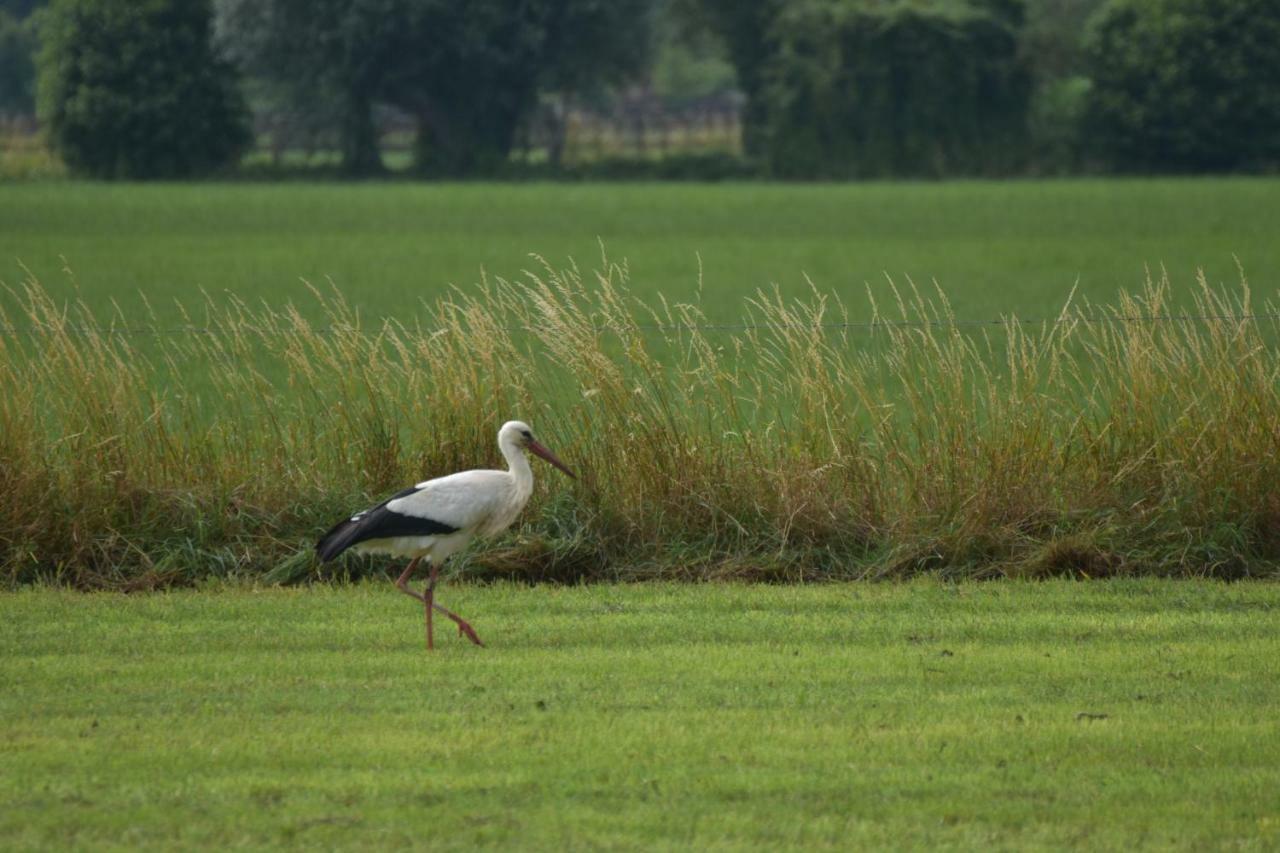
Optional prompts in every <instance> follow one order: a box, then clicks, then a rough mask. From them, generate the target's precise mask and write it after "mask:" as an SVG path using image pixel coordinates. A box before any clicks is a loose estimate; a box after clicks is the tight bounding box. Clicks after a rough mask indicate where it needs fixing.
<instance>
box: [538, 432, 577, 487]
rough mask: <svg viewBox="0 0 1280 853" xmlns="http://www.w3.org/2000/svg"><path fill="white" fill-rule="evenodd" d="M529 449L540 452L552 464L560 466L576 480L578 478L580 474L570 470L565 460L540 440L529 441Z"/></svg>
mask: <svg viewBox="0 0 1280 853" xmlns="http://www.w3.org/2000/svg"><path fill="white" fill-rule="evenodd" d="M529 449H530V450H532V451H533V452H534V453H536V454H538V455H539V456H541V457H542V458H543V459H545V460H547V461H548V462H550V463H551V464H552V465H554V466H556V467H557V468H559V469H560V470H561V471H563V472H565V473H566V474H568V475H569V476H570V477H572V478H573V479H575V480H576V479H578V475H577V474H575V473H573V472H572V471H570V470H569V467H568V466H567V465H565V464H564V463H563V462H561V461H560V459H559V458H558V457H557V456H556V455H555V454H554V453H552V452H551V451H550V450H548V449H547V448H545V447H543V446H542V445H541V444H538V442H536V441H530V442H529Z"/></svg>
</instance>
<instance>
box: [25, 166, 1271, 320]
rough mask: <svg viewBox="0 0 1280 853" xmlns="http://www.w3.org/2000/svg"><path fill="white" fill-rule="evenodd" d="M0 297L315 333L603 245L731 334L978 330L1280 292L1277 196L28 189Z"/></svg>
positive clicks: (1047, 185) (1084, 189) (796, 189)
mask: <svg viewBox="0 0 1280 853" xmlns="http://www.w3.org/2000/svg"><path fill="white" fill-rule="evenodd" d="M0 194H2V195H3V199H4V203H3V204H2V205H0V280H3V281H5V282H7V283H9V284H10V285H12V284H16V283H18V282H19V281H20V280H21V279H22V278H23V277H24V273H23V271H22V269H21V267H20V266H19V264H25V265H26V267H28V268H29V269H30V270H31V271H32V272H33V273H34V274H35V275H36V276H37V277H38V278H39V279H40V280H41V281H42V282H43V283H44V285H45V286H46V287H49V288H51V289H55V290H56V292H58V293H61V294H70V293H72V292H73V289H72V288H73V285H72V284H71V283H70V282H69V281H68V280H67V279H66V277H65V276H64V274H63V272H62V271H63V269H64V267H65V268H69V269H70V270H72V271H73V272H74V273H75V278H76V284H77V285H78V293H79V295H81V296H83V297H84V298H85V299H86V300H88V301H89V302H90V303H91V304H92V305H94V306H95V307H98V308H105V307H106V306H108V305H109V304H110V302H111V301H112V300H118V301H120V302H121V303H122V304H123V305H125V306H127V307H130V308H132V307H136V306H137V305H138V294H139V293H141V294H144V295H145V296H146V298H147V299H148V300H150V301H151V303H152V304H153V306H155V307H156V309H157V310H159V311H161V312H162V314H164V315H165V316H168V317H172V316H173V314H172V313H169V312H168V311H167V306H168V304H169V302H170V301H171V300H172V299H174V298H180V299H183V300H185V301H187V302H191V301H193V300H195V299H197V298H198V290H199V289H201V288H203V289H205V290H207V291H209V292H211V293H215V294H220V293H222V292H225V291H229V292H231V293H235V294H238V295H240V296H242V297H245V298H248V299H253V300H256V299H259V298H262V299H266V300H268V301H270V302H271V303H273V304H275V305H279V304H281V303H283V302H285V301H288V300H292V301H294V302H295V303H297V304H298V305H299V306H300V307H301V308H302V309H303V310H305V311H311V312H312V313H313V316H315V309H314V302H313V300H312V299H311V296H310V293H309V291H308V290H307V288H306V287H305V285H304V284H303V283H302V280H304V279H305V280H308V281H311V282H313V283H316V284H324V283H325V281H326V279H332V280H333V281H334V282H335V283H336V284H337V285H338V286H339V287H340V288H341V289H342V291H343V292H344V293H345V294H346V295H347V296H348V297H349V298H350V299H351V300H352V301H353V302H354V303H355V304H356V305H357V306H358V307H359V308H360V309H361V310H362V311H363V312H364V313H365V314H366V315H368V316H371V317H379V316H396V317H401V318H412V317H413V316H415V315H417V314H420V313H421V310H420V300H421V299H424V298H425V299H433V298H435V297H438V296H439V295H441V294H442V293H444V292H445V291H446V290H447V288H448V287H449V285H451V284H457V285H461V286H464V287H466V286H468V285H470V284H471V283H473V282H475V281H477V280H478V279H479V277H480V272H481V270H482V269H483V270H485V271H487V272H488V273H489V274H491V275H497V276H503V277H508V278H513V277H518V276H519V275H520V273H521V271H522V270H523V269H526V268H531V267H534V266H536V265H535V264H533V263H532V262H531V261H530V258H529V254H530V253H537V254H540V255H542V256H544V257H546V258H547V259H548V260H549V261H550V262H551V263H553V264H555V265H557V266H558V265H562V264H564V263H566V262H567V260H568V259H569V258H573V259H575V260H576V261H577V262H578V263H579V264H580V265H582V266H583V267H588V268H589V267H590V266H591V265H593V264H594V263H596V262H597V260H598V258H599V257H600V242H603V243H604V245H605V247H606V248H607V250H608V253H609V256H610V258H612V259H613V260H615V261H617V260H621V259H623V258H625V259H626V260H627V262H628V264H629V266H630V271H631V282H632V285H633V287H635V288H636V289H637V291H638V292H641V293H643V294H645V295H654V294H658V293H661V294H663V295H665V296H666V297H667V298H669V299H675V300H691V299H693V298H694V297H695V296H697V295H698V293H699V291H698V281H699V258H700V259H701V270H702V291H701V296H702V299H703V306H704V309H705V313H706V314H707V315H708V317H709V318H710V319H712V320H714V321H718V322H725V323H732V322H736V321H738V320H739V319H740V318H741V316H742V299H743V297H744V296H745V295H748V294H750V293H752V292H754V291H755V290H756V289H757V288H762V287H763V288H768V287H770V286H771V285H772V284H777V285H778V286H779V287H780V288H781V289H782V291H783V292H784V293H785V294H787V295H793V296H795V295H804V294H807V293H808V292H809V284H808V283H807V282H806V279H805V276H806V275H807V276H808V277H809V278H810V279H811V280H812V282H813V284H814V285H816V286H817V287H818V288H819V289H820V290H823V291H826V292H834V293H838V294H840V295H841V296H842V298H845V299H846V301H848V302H849V303H850V305H851V306H853V307H854V308H857V309H858V310H860V311H862V312H863V313H865V309H864V308H863V306H864V305H865V300H864V293H865V291H866V287H867V286H868V285H870V286H871V287H872V289H873V290H874V291H875V292H877V293H878V294H880V295H884V294H885V293H886V292H887V288H886V285H885V276H886V275H889V276H892V277H893V278H894V279H895V280H897V281H898V282H899V283H902V282H904V281H905V280H906V278H907V277H910V278H911V279H913V280H914V281H916V282H917V283H918V284H921V285H923V286H926V287H932V282H934V281H936V282H937V283H938V285H939V286H940V287H941V288H942V289H943V291H944V292H945V293H946V294H947V296H948V298H949V299H950V300H951V301H952V304H953V306H954V308H955V311H956V314H957V316H959V317H961V318H962V319H979V320H989V319H993V318H995V317H998V316H1001V315H1005V314H1013V313H1016V314H1018V315H1020V316H1024V317H1037V318H1038V317H1043V316H1046V315H1051V314H1053V313H1054V312H1055V310H1056V309H1057V308H1058V307H1059V306H1060V305H1061V304H1062V303H1063V302H1064V301H1065V300H1066V298H1067V295H1068V293H1069V292H1070V291H1071V290H1072V288H1073V287H1075V288H1078V292H1079V294H1080V295H1082V296H1087V297H1089V298H1091V299H1094V300H1099V301H1103V302H1110V301H1112V300H1113V299H1114V297H1115V294H1116V292H1117V291H1118V290H1120V289H1122V288H1125V289H1133V288H1137V287H1139V286H1140V285H1141V283H1142V280H1143V278H1144V268H1145V267H1150V268H1152V269H1157V270H1158V268H1159V267H1160V266H1161V265H1163V266H1165V267H1166V268H1167V269H1168V270H1169V273H1170V276H1171V278H1172V279H1173V280H1174V282H1175V283H1178V284H1183V285H1187V286H1190V285H1191V284H1193V282H1194V275H1195V271H1196V269H1197V268H1200V267H1203V268H1204V270H1205V271H1206V274H1207V277H1208V278H1209V280H1210V281H1212V282H1236V281H1238V278H1239V276H1238V272H1237V269H1236V259H1239V262H1240V263H1241V264H1242V265H1243V267H1244V269H1245V271H1246V273H1248V274H1249V275H1250V277H1251V279H1252V280H1253V281H1254V282H1255V283H1256V284H1258V285H1261V286H1268V285H1271V284H1273V283H1274V282H1275V281H1276V277H1277V274H1278V273H1280V240H1278V239H1276V226H1275V223H1276V222H1280V179H1274V178H1266V179H1186V180H1105V181H1104V180H1096V181H1095V180H1072V181H1012V182H1001V183H990V182H964V181H958V182H947V183H869V184H845V185H804V184H797V185H786V184H763V183H761V184H754V183H746V184H726V185H691V184H666V185H663V184H652V185H643V184H580V185H575V184H501V185H498V184H420V183H414V184H410V183H369V184H301V183H300V184H244V183H213V184H187V185H145V186H139V185H112V184H87V183H59V182H48V183H32V184H10V185H8V186H4V187H3V188H2V189H0Z"/></svg>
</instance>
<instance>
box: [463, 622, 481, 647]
mask: <svg viewBox="0 0 1280 853" xmlns="http://www.w3.org/2000/svg"><path fill="white" fill-rule="evenodd" d="M457 622H458V636H459V637H466V638H467V639H468V640H470V641H471V642H473V643H475V644H476V645H477V646H480V647H481V648H483V647H484V643H482V642H480V637H478V636H477V635H476V632H475V630H474V629H473V628H472V627H471V626H470V625H468V624H467V623H466V622H464V621H463V620H461V619H459V620H457Z"/></svg>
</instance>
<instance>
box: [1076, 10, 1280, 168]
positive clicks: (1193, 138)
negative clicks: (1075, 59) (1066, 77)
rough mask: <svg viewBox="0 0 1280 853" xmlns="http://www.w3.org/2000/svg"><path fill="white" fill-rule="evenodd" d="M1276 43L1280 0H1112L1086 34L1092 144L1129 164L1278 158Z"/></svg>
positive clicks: (1217, 164) (1279, 61)
mask: <svg viewBox="0 0 1280 853" xmlns="http://www.w3.org/2000/svg"><path fill="white" fill-rule="evenodd" d="M1277 45H1280V2H1277V0H1112V2H1110V3H1109V4H1108V5H1107V6H1105V7H1104V8H1103V9H1102V10H1101V11H1100V12H1099V13H1098V16H1097V17H1096V18H1095V19H1094V20H1093V22H1092V25H1091V28H1090V33H1089V35H1088V42H1087V51H1088V56H1089V60H1090V65H1091V74H1092V77H1093V89H1092V92H1091V95H1090V98H1089V105H1088V113H1087V116H1086V131H1087V133H1088V138H1089V141H1090V143H1091V145H1092V146H1093V147H1094V149H1095V150H1096V152H1097V154H1098V155H1100V156H1101V157H1102V158H1103V159H1104V160H1105V161H1106V162H1108V163H1109V164H1111V165H1112V166H1114V167H1116V168H1118V169H1122V170H1139V169H1140V170H1144V171H1147V170H1154V171H1175V172H1176V171H1218V170H1235V169H1249V168H1259V167H1264V168H1265V167H1274V166H1275V165H1276V164H1277V163H1280V50H1277Z"/></svg>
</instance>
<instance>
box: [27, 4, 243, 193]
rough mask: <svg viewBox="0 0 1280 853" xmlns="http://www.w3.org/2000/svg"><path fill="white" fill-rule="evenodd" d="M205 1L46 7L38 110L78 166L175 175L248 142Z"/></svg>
mask: <svg viewBox="0 0 1280 853" xmlns="http://www.w3.org/2000/svg"><path fill="white" fill-rule="evenodd" d="M210 14H211V13H210V6H209V3H208V2H207V0H55V2H54V3H53V4H52V5H51V6H50V8H49V9H48V11H47V12H45V13H44V17H43V22H42V26H41V36H42V39H43V42H44V44H43V47H42V50H41V53H40V57H39V87H38V88H39V93H38V109H39V114H40V116H41V118H42V119H43V121H44V122H45V123H46V126H47V128H48V132H49V138H50V140H51V141H52V143H53V146H54V148H55V149H56V150H57V151H58V153H59V154H60V155H61V156H62V159H63V160H64V161H65V162H66V163H67V166H68V167H69V168H70V169H71V170H72V171H73V172H75V173H78V174H82V175H89V176H92V177H99V178H176V177H188V176H193V175H200V174H205V173H208V172H211V171H214V170H216V169H218V168H221V167H223V166H226V165H228V164H230V163H233V162H234V161H235V160H236V158H237V157H238V155H239V154H240V152H241V151H242V150H243V149H244V146H245V145H246V144H247V143H248V141H249V132H248V128H247V125H246V121H245V119H246V111H245V108H244V102H243V99H242V97H241V95H240V91H239V88H238V87H237V84H236V78H235V75H234V72H233V70H232V68H231V66H230V65H229V64H227V63H226V62H225V61H224V60H222V59H221V58H219V57H218V56H216V55H215V54H214V53H213V51H212V49H211V46H210Z"/></svg>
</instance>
